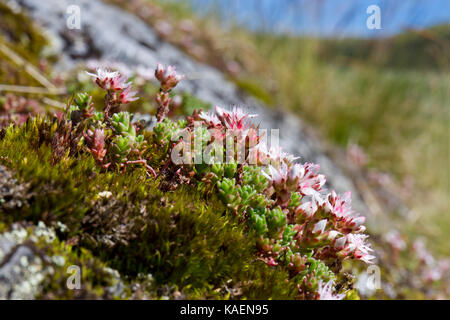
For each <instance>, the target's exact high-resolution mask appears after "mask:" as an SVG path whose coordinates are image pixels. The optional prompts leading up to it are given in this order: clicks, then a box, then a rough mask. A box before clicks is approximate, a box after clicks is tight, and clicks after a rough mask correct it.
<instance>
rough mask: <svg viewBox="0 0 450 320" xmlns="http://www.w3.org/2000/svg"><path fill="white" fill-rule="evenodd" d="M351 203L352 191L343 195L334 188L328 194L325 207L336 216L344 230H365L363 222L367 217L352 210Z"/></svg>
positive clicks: (339, 225)
mask: <svg viewBox="0 0 450 320" xmlns="http://www.w3.org/2000/svg"><path fill="white" fill-rule="evenodd" d="M351 203H352V199H351V192H350V191H349V192H346V193H345V194H344V195H343V196H341V195H338V194H336V192H335V191H334V190H333V191H331V193H330V194H329V195H328V197H327V199H326V201H325V203H324V204H323V207H324V208H325V210H326V211H329V212H331V213H332V214H333V215H334V216H335V218H336V224H337V226H338V227H339V228H340V229H341V231H342V232H344V233H348V232H351V231H354V232H364V231H365V229H366V228H365V227H364V226H363V223H364V222H365V221H366V218H365V217H362V216H359V215H357V214H356V213H355V212H354V211H353V210H352V208H351Z"/></svg>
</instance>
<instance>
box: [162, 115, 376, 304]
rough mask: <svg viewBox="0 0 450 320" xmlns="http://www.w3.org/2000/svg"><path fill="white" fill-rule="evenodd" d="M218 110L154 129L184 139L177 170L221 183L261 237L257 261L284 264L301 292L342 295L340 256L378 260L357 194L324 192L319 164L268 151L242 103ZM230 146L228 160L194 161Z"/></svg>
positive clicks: (229, 201)
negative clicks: (354, 199) (337, 285)
mask: <svg viewBox="0 0 450 320" xmlns="http://www.w3.org/2000/svg"><path fill="white" fill-rule="evenodd" d="M215 111H216V113H215V114H214V113H205V112H200V113H198V112H194V114H193V115H192V117H188V122H187V123H186V122H184V123H182V124H180V125H175V127H174V123H173V122H169V121H165V122H163V123H161V124H160V125H159V126H157V127H156V128H155V130H156V131H157V132H163V131H164V130H163V128H165V129H166V130H168V131H169V130H170V131H171V133H170V137H169V135H166V136H165V137H166V138H169V139H171V140H172V141H178V143H177V144H173V145H174V146H175V147H174V148H173V149H172V151H173V150H176V149H177V150H178V147H180V148H179V149H180V150H181V149H182V150H183V152H184V154H183V160H184V162H182V163H178V162H177V163H176V164H174V166H175V168H174V170H177V172H184V174H185V175H186V176H190V177H195V178H196V179H198V180H199V181H202V182H203V183H207V184H211V185H213V186H214V185H215V186H216V187H217V190H218V192H219V196H220V197H221V199H222V201H223V202H224V203H225V204H226V205H227V207H228V208H229V209H230V210H231V211H232V212H234V213H235V214H236V215H238V216H240V217H241V218H242V219H243V220H244V221H246V223H247V225H248V227H249V230H251V231H252V232H254V233H255V234H256V236H257V241H256V245H257V247H258V250H259V259H260V260H262V261H264V262H265V263H267V264H268V265H270V266H281V267H286V268H287V269H288V270H289V272H290V275H291V278H292V279H291V280H292V281H296V282H297V283H298V288H299V293H300V295H301V296H302V297H304V298H321V299H324V298H326V299H328V298H332V297H334V298H339V299H341V298H343V295H342V294H339V293H337V294H336V295H334V294H332V293H331V292H332V289H331V287H332V286H333V283H334V282H333V281H335V280H337V277H336V274H339V270H340V268H341V265H342V261H343V260H345V259H354V260H360V261H363V262H365V263H371V262H372V260H373V259H374V258H375V257H374V256H373V255H372V254H371V252H372V249H371V248H370V247H369V245H368V244H367V243H366V239H367V237H368V236H367V235H365V234H364V231H365V227H364V226H363V223H364V222H365V218H364V217H362V216H359V215H358V214H356V213H355V212H354V211H353V210H352V208H351V194H350V193H349V192H348V193H345V194H344V195H338V194H336V192H334V191H331V192H330V193H324V184H325V181H326V179H325V176H324V175H322V174H320V173H319V166H318V165H316V164H312V163H304V164H300V163H296V160H297V158H295V157H294V156H292V155H290V154H288V153H285V152H283V151H282V150H281V149H280V148H269V149H268V148H267V147H266V146H265V145H264V144H263V143H262V139H261V136H260V135H259V134H258V130H256V129H255V128H254V127H253V126H252V125H251V123H250V122H249V121H248V120H249V119H250V118H252V117H254V115H249V114H247V113H245V112H244V111H243V110H242V109H240V108H233V110H231V111H227V110H224V109H222V108H220V107H216V110H215ZM198 122H200V123H201V125H202V126H201V127H199V126H198V125H197V123H198ZM169 124H170V125H169ZM176 128H178V129H179V131H178V132H176ZM187 132H188V133H189V134H188V135H186V133H187ZM186 137H187V138H186ZM196 139H197V140H198V141H199V142H198V143H199V144H200V146H201V147H202V149H201V152H199V151H198V150H196V149H195V148H194V152H192V151H191V150H192V149H190V148H187V149H186V148H185V147H186V146H187V147H195V142H194V140H196ZM169 141H170V140H166V141H161V143H165V144H167V145H169ZM218 142H219V143H218ZM224 145H226V154H227V156H226V158H225V160H226V161H225V162H224V163H223V162H221V161H216V162H214V161H213V162H211V163H209V162H207V161H200V162H198V161H191V160H195V157H198V156H199V158H200V159H202V155H203V156H204V155H205V153H206V154H211V155H212V156H217V155H218V154H220V155H222V154H223V152H224V148H225V147H224ZM212 146H214V147H212ZM181 147H182V148H181ZM230 147H231V150H230ZM230 154H231V156H230ZM203 159H204V158H203ZM217 159H219V160H221V157H219V158H216V160H217ZM323 283H326V285H323ZM320 291H321V293H319V292H320Z"/></svg>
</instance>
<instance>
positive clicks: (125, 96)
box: [117, 87, 139, 104]
mask: <svg viewBox="0 0 450 320" xmlns="http://www.w3.org/2000/svg"><path fill="white" fill-rule="evenodd" d="M130 90H131V87H127V88H126V89H125V90H123V91H122V92H121V93H119V97H118V98H117V101H118V102H120V103H122V104H126V103H129V102H131V101H136V100H138V99H139V98H138V97H135V95H136V93H137V91H130Z"/></svg>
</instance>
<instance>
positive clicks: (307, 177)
mask: <svg viewBox="0 0 450 320" xmlns="http://www.w3.org/2000/svg"><path fill="white" fill-rule="evenodd" d="M319 169H320V166H319V165H318V164H313V163H305V164H304V169H303V171H302V173H303V174H302V176H301V178H300V182H299V192H300V193H302V194H303V195H310V196H311V195H315V194H317V193H318V192H320V191H322V187H323V185H324V184H325V182H326V179H325V176H324V175H323V174H318V172H319Z"/></svg>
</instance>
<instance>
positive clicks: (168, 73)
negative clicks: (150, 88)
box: [155, 63, 184, 122]
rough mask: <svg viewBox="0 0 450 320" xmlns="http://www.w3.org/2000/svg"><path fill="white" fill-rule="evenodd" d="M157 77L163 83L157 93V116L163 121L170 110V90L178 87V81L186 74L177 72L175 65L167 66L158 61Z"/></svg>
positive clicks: (159, 120)
mask: <svg viewBox="0 0 450 320" xmlns="http://www.w3.org/2000/svg"><path fill="white" fill-rule="evenodd" d="M155 78H156V79H157V80H158V81H159V83H160V85H161V87H160V90H159V93H158V94H157V95H156V102H157V103H158V111H157V113H156V118H157V119H158V122H161V121H162V120H163V119H164V118H165V117H166V115H167V113H168V112H169V105H170V102H171V98H170V92H171V91H172V89H173V88H175V87H176V85H177V84H178V82H180V81H181V80H182V79H184V76H183V75H179V74H177V72H176V70H175V67H173V66H168V67H167V68H165V67H164V66H163V65H162V64H160V63H158V66H157V67H156V70H155Z"/></svg>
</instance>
